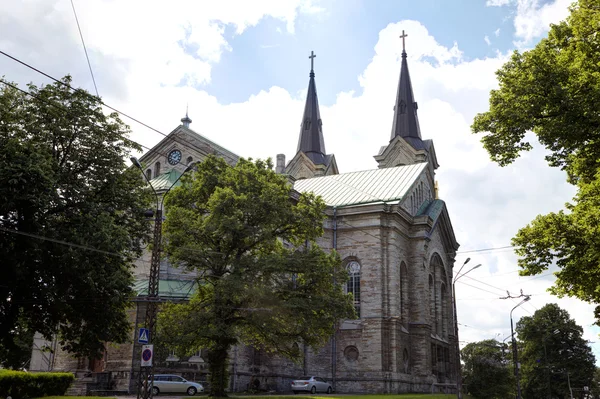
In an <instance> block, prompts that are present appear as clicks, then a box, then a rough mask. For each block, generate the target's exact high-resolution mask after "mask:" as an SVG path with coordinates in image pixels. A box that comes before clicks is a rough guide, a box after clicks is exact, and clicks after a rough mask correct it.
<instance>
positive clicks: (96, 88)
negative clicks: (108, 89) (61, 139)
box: [71, 0, 100, 98]
mask: <svg viewBox="0 0 600 399" xmlns="http://www.w3.org/2000/svg"><path fill="white" fill-rule="evenodd" d="M71 7H72V8H73V14H75V22H77V30H79V37H81V43H82V44H83V51H84V52H85V59H86V60H87V64H88V67H89V68H90V75H92V82H94V89H95V90H96V96H98V98H99V97H100V94H98V86H96V78H94V71H92V64H91V63H90V57H89V56H88V52H87V48H86V46H85V41H84V40H83V33H81V26H79V18H77V11H75V3H73V0H71Z"/></svg>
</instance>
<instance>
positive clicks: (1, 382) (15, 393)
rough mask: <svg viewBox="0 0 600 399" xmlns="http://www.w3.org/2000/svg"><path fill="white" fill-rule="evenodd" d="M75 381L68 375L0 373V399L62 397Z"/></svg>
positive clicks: (6, 371)
mask: <svg viewBox="0 0 600 399" xmlns="http://www.w3.org/2000/svg"><path fill="white" fill-rule="evenodd" d="M74 379H75V376H73V374H70V373H27V372H24V371H12V370H3V371H1V372H0V397H3V398H6V397H7V396H11V397H12V398H13V399H26V398H34V397H40V396H47V395H64V394H65V392H67V389H69V386H70V385H71V383H72V382H73V380H74Z"/></svg>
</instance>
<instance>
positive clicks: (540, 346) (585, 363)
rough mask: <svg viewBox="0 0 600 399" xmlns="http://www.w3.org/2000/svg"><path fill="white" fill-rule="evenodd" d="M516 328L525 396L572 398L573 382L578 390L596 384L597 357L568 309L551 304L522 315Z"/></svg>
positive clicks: (589, 387)
mask: <svg viewBox="0 0 600 399" xmlns="http://www.w3.org/2000/svg"><path fill="white" fill-rule="evenodd" d="M516 330H517V333H518V337H519V341H521V342H520V347H521V352H520V355H519V361H520V363H521V372H522V382H523V396H524V397H526V398H546V397H547V398H568V397H570V396H569V394H570V392H569V382H570V385H571V388H575V389H576V391H577V390H582V389H583V388H584V387H588V389H591V388H592V387H593V386H594V385H595V384H594V382H593V381H594V377H595V373H596V365H595V363H596V359H595V357H594V355H593V353H592V350H591V348H590V347H589V345H588V343H587V341H586V340H585V339H583V337H582V334H583V329H582V328H581V327H580V326H579V325H577V323H575V321H574V320H573V319H571V318H570V316H569V313H568V312H567V311H566V310H564V309H561V308H560V307H559V306H558V305H556V304H548V305H546V306H544V307H543V308H541V309H540V310H538V311H536V312H535V313H534V314H533V316H531V317H523V318H521V319H520V320H519V322H518V323H517V327H516Z"/></svg>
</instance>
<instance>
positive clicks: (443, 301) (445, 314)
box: [440, 283, 448, 338]
mask: <svg viewBox="0 0 600 399" xmlns="http://www.w3.org/2000/svg"><path fill="white" fill-rule="evenodd" d="M446 301H447V295H446V284H444V283H442V286H441V288H440V302H441V304H442V306H441V313H442V314H441V316H442V317H441V319H442V325H441V328H440V332H441V335H442V337H444V338H446V337H448V311H447V310H448V309H447V306H446Z"/></svg>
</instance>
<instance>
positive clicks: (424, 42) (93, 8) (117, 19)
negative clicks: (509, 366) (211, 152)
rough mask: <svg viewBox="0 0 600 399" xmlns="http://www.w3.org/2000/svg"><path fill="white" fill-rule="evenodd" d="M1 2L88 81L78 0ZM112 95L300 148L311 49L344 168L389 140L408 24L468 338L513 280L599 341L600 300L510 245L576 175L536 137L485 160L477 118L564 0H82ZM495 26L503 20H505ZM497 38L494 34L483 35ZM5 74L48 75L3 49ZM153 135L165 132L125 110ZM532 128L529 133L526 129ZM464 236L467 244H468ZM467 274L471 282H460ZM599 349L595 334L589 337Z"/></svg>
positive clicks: (563, 9)
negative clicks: (504, 73)
mask: <svg viewBox="0 0 600 399" xmlns="http://www.w3.org/2000/svg"><path fill="white" fill-rule="evenodd" d="M23 1H24V3H25V5H26V6H22V5H21V4H19V5H17V4H15V2H10V1H3V2H0V49H2V50H3V51H6V52H8V53H9V54H12V55H14V56H16V57H18V58H20V59H23V60H24V61H26V62H29V63H31V64H33V65H34V66H36V67H38V68H40V69H42V70H44V71H46V72H48V73H50V74H51V75H53V76H57V77H60V76H64V75H65V74H67V73H70V74H72V75H73V79H74V84H75V85H77V86H80V87H83V88H85V89H87V90H90V91H93V85H92V82H91V79H90V74H89V71H88V69H87V63H86V60H85V56H84V53H83V50H82V47H81V41H80V37H79V33H78V31H77V27H76V24H75V21H74V18H73V12H72V9H71V4H70V1H69V0H23ZM74 3H75V5H76V7H77V12H78V16H79V21H80V23H81V26H82V31H83V35H84V37H85V40H86V44H87V48H88V52H89V54H90V61H91V64H92V66H93V68H94V73H95V76H96V81H97V84H98V89H99V92H100V95H101V96H102V97H103V99H104V100H105V102H106V103H108V104H110V105H112V106H114V107H116V108H118V109H121V110H123V111H126V112H127V113H129V114H131V115H134V116H136V117H137V118H138V119H140V120H142V121H144V122H145V123H147V124H149V125H151V126H153V127H155V128H156V129H158V130H160V131H162V132H164V133H169V132H170V131H171V130H173V129H174V128H175V127H176V126H177V125H178V124H179V120H180V118H181V117H182V116H183V115H184V113H185V109H186V105H188V106H189V114H190V117H191V118H192V120H193V123H192V125H191V127H192V129H194V130H195V131H196V132H198V133H201V134H203V135H204V136H206V137H207V138H209V139H211V140H213V141H215V142H217V143H219V144H221V145H222V146H224V147H225V148H228V149H229V150H231V151H233V152H235V153H237V154H239V155H241V156H245V157H254V158H257V157H259V158H266V157H271V158H274V157H275V155H276V154H279V153H283V154H285V155H286V157H287V159H288V160H290V159H291V158H292V157H293V156H294V155H295V153H296V145H297V142H298V132H299V124H300V121H301V118H302V109H303V106H304V97H303V92H304V91H305V90H306V88H307V85H308V73H309V69H310V62H309V60H308V55H309V54H310V52H311V50H312V51H315V53H316V54H317V58H316V60H315V72H316V77H317V91H318V94H319V102H320V104H321V115H322V118H323V129H324V136H325V145H326V148H327V150H328V152H329V153H334V154H335V156H336V160H337V163H338V166H339V168H340V171H341V172H349V171H355V170H364V169H370V168H374V167H376V163H375V161H374V160H373V155H374V154H376V153H377V152H378V150H379V147H380V146H382V145H386V144H387V143H388V140H389V134H390V129H391V123H392V107H393V104H394V99H395V91H396V85H397V82H398V77H399V70H400V51H401V46H402V44H401V40H400V39H399V38H398V36H399V35H400V33H401V32H402V30H406V32H407V34H408V38H407V39H406V45H407V52H408V63H409V69H410V75H411V79H412V83H413V89H414V92H415V98H416V101H417V102H418V104H419V111H418V112H419V120H420V125H421V131H422V135H423V137H424V138H426V139H433V141H434V143H435V149H436V154H437V158H438V161H439V163H440V165H441V166H440V168H439V169H438V170H437V172H436V173H437V174H436V178H437V180H438V183H439V189H440V197H441V198H442V199H444V200H445V201H446V203H447V206H448V209H449V213H450V217H451V219H452V224H453V226H454V229H455V233H456V237H457V239H458V242H459V243H460V244H461V248H460V250H459V254H458V255H457V258H456V262H457V264H462V262H464V261H465V260H466V258H467V257H471V258H472V260H471V262H472V263H471V264H477V263H482V264H483V266H482V267H481V268H479V269H477V270H475V271H474V272H473V273H472V274H470V275H469V276H467V277H473V278H475V279H476V280H468V278H465V279H463V281H461V283H459V284H458V285H459V286H457V298H458V313H459V317H460V321H461V323H462V324H463V325H465V326H469V327H464V328H462V327H461V331H460V337H461V341H464V342H470V341H476V340H481V339H489V338H494V337H496V336H498V334H500V335H501V336H502V337H505V336H507V335H508V334H509V331H510V324H509V319H508V314H509V312H510V309H511V308H512V307H513V306H514V305H515V303H514V302H513V301H510V300H500V299H499V297H500V296H504V295H505V294H506V290H511V292H512V293H513V294H517V293H518V291H519V290H520V289H523V291H524V292H525V293H529V294H532V295H533V296H532V300H531V301H530V302H528V303H527V304H526V305H524V306H522V307H520V308H519V309H518V310H517V311H515V316H516V317H517V318H518V317H520V316H523V315H530V314H532V313H533V312H535V310H536V309H539V308H540V307H542V306H543V305H544V304H545V303H547V302H549V301H552V302H557V303H558V304H559V305H560V306H561V307H563V308H565V309H567V310H568V311H569V312H570V313H571V315H572V317H574V318H576V320H577V322H578V323H579V324H580V325H582V326H584V328H585V331H586V335H585V337H586V338H587V339H589V340H590V341H597V335H598V332H599V330H598V328H596V327H592V326H591V325H592V323H593V322H594V317H593V306H592V305H590V304H585V303H583V302H581V301H578V300H575V299H570V298H563V299H558V298H555V297H552V296H551V295H549V294H548V293H547V292H546V289H547V288H548V287H549V286H551V285H552V283H553V281H554V276H553V275H552V274H551V273H548V274H545V275H543V276H541V277H536V278H526V277H519V276H518V269H517V266H516V262H517V258H516V256H515V255H514V254H513V253H512V251H511V250H510V249H507V250H506V249H505V250H491V251H480V252H475V253H473V252H468V251H470V250H481V249H485V248H497V247H504V246H506V245H509V244H510V240H511V237H513V236H514V234H515V233H516V232H517V231H518V229H519V228H520V227H522V226H524V225H526V224H527V223H528V222H529V221H530V220H532V219H533V218H534V217H535V216H536V215H538V214H540V213H547V212H551V211H557V210H560V209H562V208H563V206H564V203H565V202H567V201H569V200H570V199H571V198H572V196H573V194H574V189H573V187H571V186H569V185H568V184H567V183H566V182H565V180H566V178H565V175H564V173H562V172H561V171H560V170H556V169H552V168H550V167H548V165H547V164H546V162H545V160H544V155H545V154H546V151H545V150H544V149H543V148H541V147H540V146H539V145H534V150H533V151H531V152H529V153H526V154H523V156H522V157H521V158H520V159H519V160H517V161H516V162H515V163H514V164H513V165H510V166H507V167H504V168H501V167H499V166H498V165H496V164H494V163H492V162H491V161H490V160H489V156H488V154H487V153H486V152H485V150H484V149H483V148H482V145H481V143H480V138H481V137H479V136H475V135H473V134H471V131H470V124H471V122H472V120H473V117H474V116H475V115H476V114H477V113H478V112H484V111H486V110H487V104H488V97H489V91H490V90H492V89H494V88H495V87H496V85H497V82H496V77H495V71H496V70H497V69H498V68H500V67H501V66H502V64H503V63H504V62H506V60H507V59H508V58H507V57H508V56H509V55H510V54H511V52H512V51H513V50H515V49H521V50H523V49H527V48H530V47H531V46H534V45H535V43H537V42H538V41H539V40H540V39H541V38H542V37H544V36H545V35H546V33H547V30H548V26H549V24H550V23H557V22H559V21H561V20H562V19H564V18H565V17H566V16H567V15H568V9H567V8H568V5H569V4H570V0H545V1H539V0H452V1H446V0H444V1H442V0H438V1H434V0H420V1H400V0H378V1H372V0H253V1H245V0H220V1H194V0H179V1H173V2H169V3H168V5H167V3H151V2H147V1H145V0H129V1H110V0H85V1H84V0H74ZM498 29H499V31H498V32H499V34H498V35H496V32H497V30H498ZM486 37H487V39H488V40H489V44H488V43H487V42H486V41H485V38H486ZM0 75H5V76H6V78H7V79H9V80H12V81H15V82H18V83H19V84H25V83H27V82H29V81H33V82H34V83H36V84H44V83H48V80H47V79H45V78H44V77H41V76H40V75H37V74H35V73H32V72H29V71H27V70H26V69H24V68H23V67H22V66H19V65H18V64H15V63H14V62H13V61H10V60H8V59H6V58H4V57H0ZM125 120H126V122H128V123H130V124H131V127H132V138H133V139H134V140H136V141H138V142H140V143H142V144H144V145H146V146H148V147H152V146H154V145H156V144H157V143H158V142H159V141H160V140H161V139H162V138H163V137H162V136H160V135H159V134H157V133H156V132H154V131H151V130H149V129H147V128H145V127H143V126H140V125H138V124H136V123H135V122H132V121H130V120H127V119H125ZM531 139H532V142H533V143H534V144H536V142H535V139H534V138H533V137H532V138H531ZM465 251H467V252H465ZM467 284H468V285H467ZM593 346H594V349H595V350H596V349H598V350H596V355H597V357H598V359H599V360H600V344H595V343H594V344H593Z"/></svg>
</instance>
